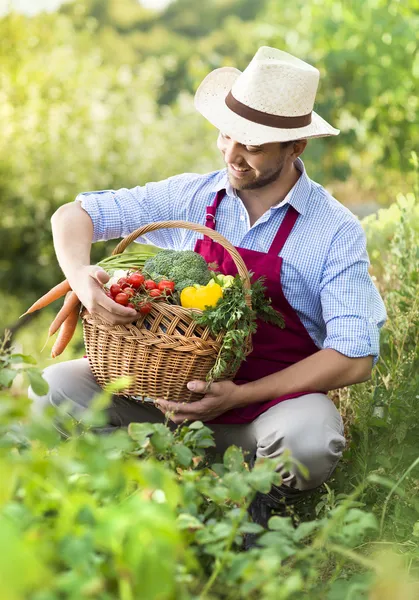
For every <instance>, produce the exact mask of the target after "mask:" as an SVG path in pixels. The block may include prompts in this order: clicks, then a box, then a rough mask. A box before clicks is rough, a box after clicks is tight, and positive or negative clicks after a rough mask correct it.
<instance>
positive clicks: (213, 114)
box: [195, 67, 340, 146]
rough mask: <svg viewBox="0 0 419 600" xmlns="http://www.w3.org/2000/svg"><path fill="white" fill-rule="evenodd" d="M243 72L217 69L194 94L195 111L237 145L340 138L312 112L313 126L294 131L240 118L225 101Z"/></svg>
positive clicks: (230, 68)
mask: <svg viewBox="0 0 419 600" xmlns="http://www.w3.org/2000/svg"><path fill="white" fill-rule="evenodd" d="M240 74H241V71H239V70H238V69H234V68H233V67H222V68H220V69H215V71H212V72H211V73H209V75H207V76H206V77H205V79H204V80H203V82H202V83H201V85H200V86H199V88H198V89H197V91H196V94H195V108H196V109H197V110H198V111H199V112H200V113H201V114H202V115H203V116H204V117H205V118H206V119H207V120H208V121H209V122H210V123H212V125H214V126H215V127H217V129H219V130H220V131H222V132H223V133H225V134H227V135H228V136H230V137H231V138H232V139H233V140H235V141H236V142H239V143H240V144H245V145H252V146H260V145H262V144H269V143H272V142H288V141H291V140H301V139H306V138H320V137H328V136H331V135H338V134H339V133H340V132H339V129H335V128H334V127H332V126H331V125H330V124H329V123H328V122H327V121H325V120H324V119H322V117H320V115H318V114H317V113H315V112H314V111H313V113H312V120H311V123H310V125H306V126H305V127H299V128H295V129H280V128H276V127H268V126H267V125H259V124H258V123H253V122H252V121H249V120H247V119H245V118H244V117H241V116H239V115H237V114H236V113H235V112H233V111H232V110H230V109H229V108H228V106H227V105H226V103H225V98H226V96H227V94H228V93H229V91H230V90H231V88H232V87H233V84H234V82H235V81H236V79H237V77H239V75H240Z"/></svg>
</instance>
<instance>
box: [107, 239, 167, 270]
mask: <svg viewBox="0 0 419 600" xmlns="http://www.w3.org/2000/svg"><path fill="white" fill-rule="evenodd" d="M160 250H161V248H157V246H152V245H149V244H136V247H135V249H134V250H130V251H125V252H122V254H116V255H115V256H108V257H107V258H104V259H103V260H101V261H100V262H98V265H99V266H100V267H102V268H103V269H105V270H110V269H113V270H115V269H142V268H143V266H144V263H145V261H146V260H147V259H148V258H150V256H155V255H156V254H157V253H158V252H160Z"/></svg>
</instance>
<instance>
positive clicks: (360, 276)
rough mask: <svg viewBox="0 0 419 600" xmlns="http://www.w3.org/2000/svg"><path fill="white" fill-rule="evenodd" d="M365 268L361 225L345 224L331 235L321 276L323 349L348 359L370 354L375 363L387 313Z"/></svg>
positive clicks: (364, 240) (364, 243)
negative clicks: (333, 351) (324, 328)
mask: <svg viewBox="0 0 419 600" xmlns="http://www.w3.org/2000/svg"><path fill="white" fill-rule="evenodd" d="M368 268H369V258H368V254H367V249H366V237H365V233H364V231H363V229H362V226H361V224H360V223H359V222H358V221H356V220H353V221H352V220H351V221H349V222H346V223H345V224H344V225H343V226H342V227H341V228H340V230H339V231H338V232H337V233H336V235H335V236H334V239H333V241H332V244H331V246H330V249H329V252H328V256H327V260H326V263H325V267H324V269H323V273H322V280H321V291H320V294H321V296H320V297H321V304H322V311H323V319H324V321H325V324H326V339H325V340H324V343H323V347H324V348H333V349H334V350H337V351H338V352H340V353H342V354H344V355H345V356H349V357H351V358H355V357H362V356H369V355H372V356H374V363H375V362H377V359H378V356H379V352H380V328H381V327H382V326H383V324H384V322H385V320H386V311H385V306H384V303H383V301H382V299H381V297H380V294H379V292H378V290H377V288H376V287H375V285H374V283H373V281H372V279H371V277H370V275H369V272H368Z"/></svg>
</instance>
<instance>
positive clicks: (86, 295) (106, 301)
mask: <svg viewBox="0 0 419 600" xmlns="http://www.w3.org/2000/svg"><path fill="white" fill-rule="evenodd" d="M71 279H72V280H73V281H71V280H70V285H71V287H72V288H73V290H74V291H75V292H76V294H77V296H78V297H79V299H80V301H81V303H82V304H83V306H84V307H85V308H86V309H87V310H88V311H89V313H91V314H92V315H97V316H99V317H100V318H102V319H103V320H104V321H107V322H108V323H110V324H111V325H124V324H126V323H131V322H132V321H134V320H135V318H136V317H137V316H138V315H137V311H136V310H134V309H133V308H129V307H127V306H121V305H120V304H117V303H116V302H115V301H114V300H112V298H109V297H108V296H107V295H106V294H105V291H104V288H103V286H104V284H105V283H106V282H107V281H109V275H108V274H107V273H106V271H104V270H103V269H102V268H101V267H98V266H96V265H90V266H85V267H81V268H79V269H78V271H77V275H75V276H74V277H72V278H71Z"/></svg>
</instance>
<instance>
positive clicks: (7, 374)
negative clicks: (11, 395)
mask: <svg viewBox="0 0 419 600" xmlns="http://www.w3.org/2000/svg"><path fill="white" fill-rule="evenodd" d="M16 375H17V371H14V370H13V369H2V370H1V371H0V387H4V388H9V387H10V386H11V385H12V383H13V380H14V378H15V377H16Z"/></svg>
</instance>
